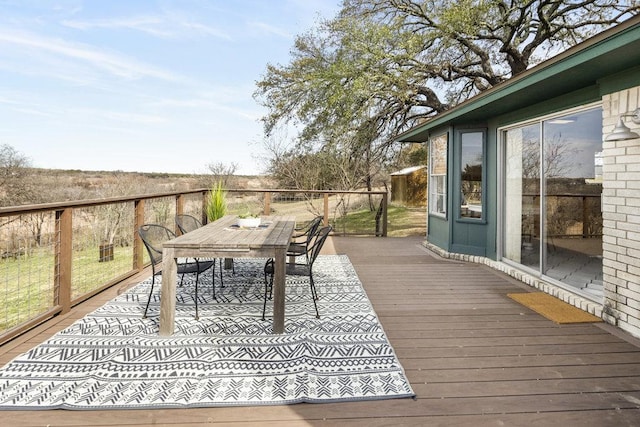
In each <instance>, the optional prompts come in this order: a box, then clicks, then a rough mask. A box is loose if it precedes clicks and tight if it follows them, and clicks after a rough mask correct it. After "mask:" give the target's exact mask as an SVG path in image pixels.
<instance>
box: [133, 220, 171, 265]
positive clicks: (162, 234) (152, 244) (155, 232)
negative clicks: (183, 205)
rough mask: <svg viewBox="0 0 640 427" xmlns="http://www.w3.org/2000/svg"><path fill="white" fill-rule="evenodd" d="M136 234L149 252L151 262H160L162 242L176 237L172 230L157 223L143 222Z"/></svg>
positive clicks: (153, 263)
mask: <svg viewBox="0 0 640 427" xmlns="http://www.w3.org/2000/svg"><path fill="white" fill-rule="evenodd" d="M138 235H140V238H141V239H142V242H143V243H144V246H145V247H146V248H147V252H149V258H150V259H151V264H152V265H153V266H155V265H156V264H158V263H160V262H162V244H163V243H164V242H166V241H167V240H171V239H173V238H175V237H176V235H175V234H174V233H173V231H171V230H169V229H168V228H167V227H165V226H162V225H159V224H144V225H141V226H140V227H139V228H138Z"/></svg>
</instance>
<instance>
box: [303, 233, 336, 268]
mask: <svg viewBox="0 0 640 427" xmlns="http://www.w3.org/2000/svg"><path fill="white" fill-rule="evenodd" d="M331 230H333V228H332V227H331V226H330V225H327V226H326V227H322V228H321V229H320V230H318V232H317V233H316V234H315V236H314V238H313V241H312V242H311V243H310V245H309V250H308V252H307V254H308V255H307V256H308V258H307V263H308V264H309V268H311V266H312V265H313V262H314V261H315V260H316V258H317V257H318V255H319V254H320V251H321V250H322V246H323V245H324V242H325V240H327V237H329V233H331Z"/></svg>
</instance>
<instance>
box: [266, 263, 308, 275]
mask: <svg viewBox="0 0 640 427" xmlns="http://www.w3.org/2000/svg"><path fill="white" fill-rule="evenodd" d="M309 270H310V266H309V265H308V264H289V263H287V270H286V273H287V275H289V276H308V275H309ZM264 272H265V273H266V274H267V275H272V274H274V273H273V262H268V263H267V264H266V265H265V267H264Z"/></svg>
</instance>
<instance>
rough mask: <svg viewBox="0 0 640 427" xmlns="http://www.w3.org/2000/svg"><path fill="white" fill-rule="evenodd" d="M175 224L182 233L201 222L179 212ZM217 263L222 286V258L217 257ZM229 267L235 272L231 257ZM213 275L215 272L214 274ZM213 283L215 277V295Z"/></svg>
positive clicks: (195, 227)
mask: <svg viewBox="0 0 640 427" xmlns="http://www.w3.org/2000/svg"><path fill="white" fill-rule="evenodd" d="M176 225H177V226H178V229H179V230H180V233H182V234H186V233H188V232H190V231H193V230H196V229H198V228H200V227H202V223H201V222H200V220H198V218H196V217H194V216H191V215H187V214H180V215H176ZM218 261H219V263H220V286H221V287H223V288H224V278H223V276H222V267H223V262H222V259H221V258H220V259H218ZM231 267H232V268H233V270H232V271H233V272H234V273H235V272H236V270H235V267H234V266H233V259H231ZM214 270H215V266H214ZM214 276H215V274H214ZM215 285H216V281H215V278H214V280H213V286H214V292H213V294H214V296H215Z"/></svg>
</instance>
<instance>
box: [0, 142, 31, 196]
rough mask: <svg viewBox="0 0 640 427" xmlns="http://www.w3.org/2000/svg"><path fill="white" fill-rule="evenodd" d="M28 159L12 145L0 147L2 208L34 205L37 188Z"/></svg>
mask: <svg viewBox="0 0 640 427" xmlns="http://www.w3.org/2000/svg"><path fill="white" fill-rule="evenodd" d="M31 172H32V170H31V162H30V160H29V158H28V157H26V156H25V155H24V154H22V153H20V152H19V151H17V150H16V149H15V148H13V147H12V146H10V145H7V144H3V145H0V206H16V205H22V204H27V203H33V198H34V193H35V186H34V183H33V179H32V173H31Z"/></svg>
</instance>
